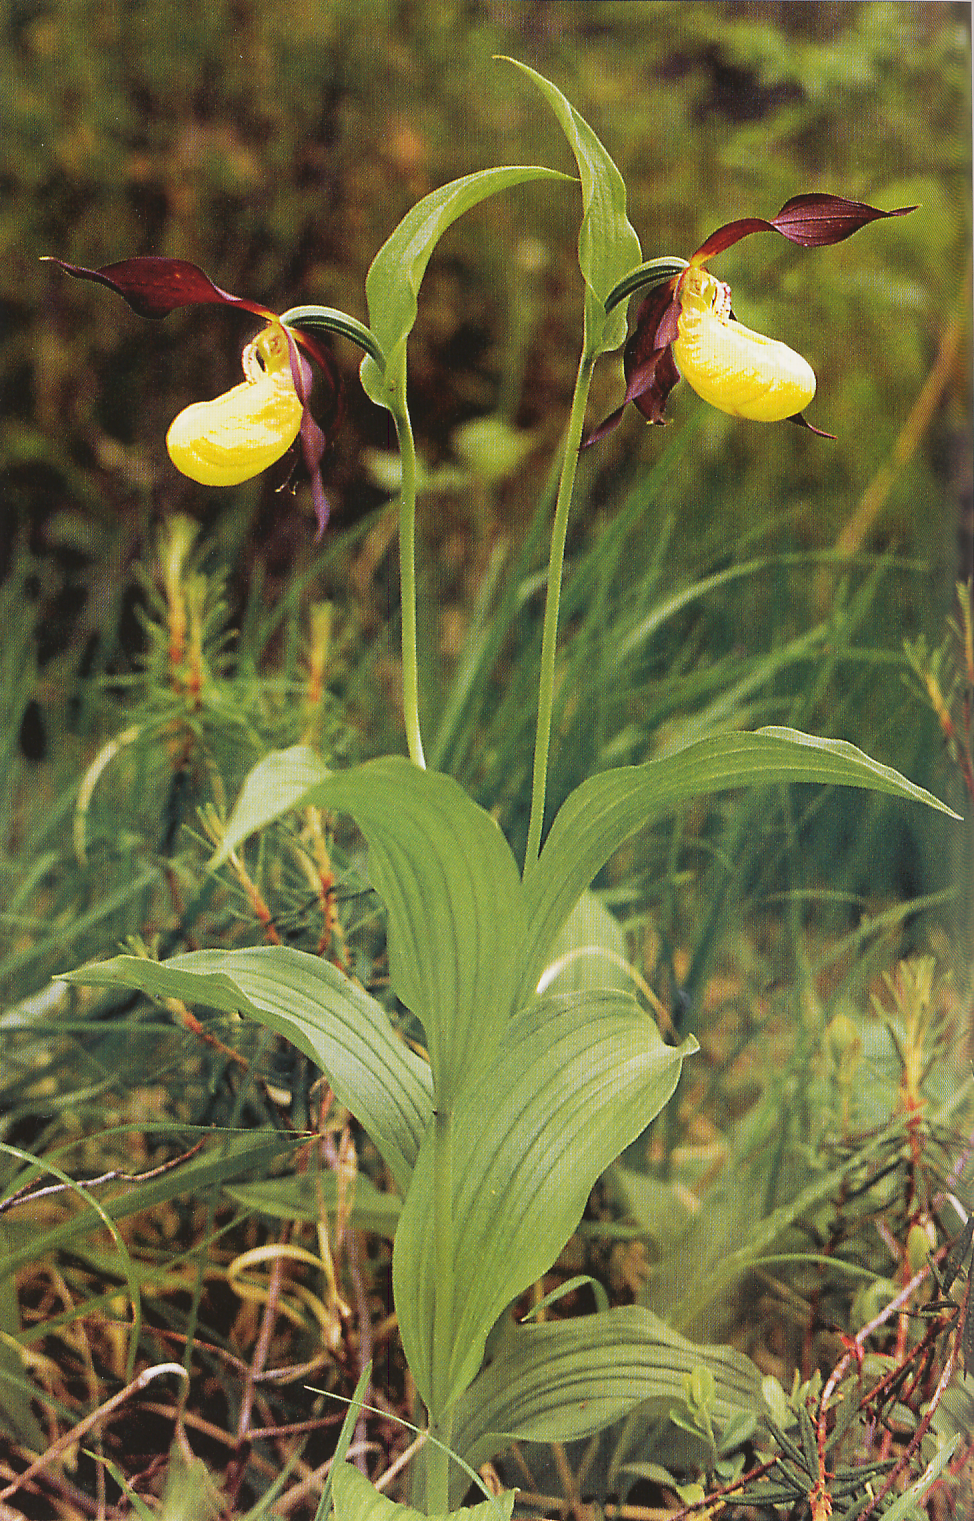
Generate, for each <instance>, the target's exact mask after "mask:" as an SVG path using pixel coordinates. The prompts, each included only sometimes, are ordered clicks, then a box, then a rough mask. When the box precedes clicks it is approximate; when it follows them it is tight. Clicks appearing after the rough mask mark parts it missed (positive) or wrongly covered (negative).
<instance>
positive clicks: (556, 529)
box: [524, 347, 598, 871]
mask: <svg viewBox="0 0 974 1521" xmlns="http://www.w3.org/2000/svg"><path fill="white" fill-rule="evenodd" d="M597 357H598V356H597V355H596V354H590V353H589V351H588V348H587V347H585V348H583V350H582V357H581V359H580V360H579V362H578V377H577V379H576V381H575V395H574V397H573V398H572V409H571V413H570V414H569V418H568V427H567V429H566V432H565V453H564V456H563V458H562V462H561V476H560V477H559V481H558V497H557V500H556V502H555V519H554V522H553V524H552V526H551V553H550V555H549V557H548V590H547V595H546V597H545V609H544V630H543V632H542V635H541V673H540V678H539V681H538V726H537V730H536V734H535V741H534V773H533V776H532V782H531V818H530V821H529V823H528V843H527V849H526V850H525V853H524V869H525V871H528V870H530V868H531V867H532V866H533V864H534V862H535V861H536V860H537V859H538V855H539V853H540V850H541V830H542V828H543V826H544V808H545V793H546V790H547V785H548V750H549V747H550V745H551V716H552V713H553V711H554V703H555V656H556V654H557V648H558V610H559V608H560V606H561V576H562V567H563V565H564V562H565V538H566V536H567V533H568V514H569V511H570V510H571V505H572V492H573V491H574V489H575V469H576V466H577V465H578V450H579V445H580V444H581V441H582V427H583V424H584V422H585V407H586V404H587V402H588V391H589V386H590V385H591V382H592V371H593V369H594V368H595V360H596V358H597Z"/></svg>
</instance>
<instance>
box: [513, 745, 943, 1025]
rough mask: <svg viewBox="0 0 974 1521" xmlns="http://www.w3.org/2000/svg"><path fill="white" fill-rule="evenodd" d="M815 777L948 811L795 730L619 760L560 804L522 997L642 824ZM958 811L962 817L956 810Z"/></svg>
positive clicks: (532, 875) (530, 882)
mask: <svg viewBox="0 0 974 1521" xmlns="http://www.w3.org/2000/svg"><path fill="white" fill-rule="evenodd" d="M781 782H819V783H825V784H827V785H830V786H833V787H865V788H867V789H868V790H870V791H873V792H886V793H889V794H890V795H892V796H893V797H900V798H903V799H904V800H909V801H911V802H919V803H925V804H926V805H927V806H928V807H930V808H936V809H938V810H939V811H940V812H941V813H951V811H952V810H951V809H949V808H947V807H946V805H945V804H943V803H941V802H940V800H939V799H938V798H936V797H934V796H933V794H932V793H930V792H927V791H926V789H925V788H923V787H917V786H916V785H915V784H914V783H913V782H910V781H907V779H906V777H905V776H901V775H900V773H899V772H898V771H894V770H893V769H892V767H891V766H884V765H882V764H880V762H879V761H875V760H872V759H871V757H870V756H868V755H865V754H864V753H863V751H862V750H858V749H856V747H855V745H850V744H848V743H846V742H845V741H844V740H837V739H817V738H815V737H814V736H812V735H809V734H802V733H799V731H798V730H796V729H783V728H767V729H759V730H757V732H756V733H753V734H741V733H733V734H723V735H718V736H717V737H716V738H713V737H710V738H707V739H703V740H699V741H697V742H696V743H695V744H691V745H687V747H686V748H685V749H683V750H679V751H677V752H676V753H675V754H672V755H667V756H663V757H661V758H660V759H658V760H652V761H647V762H646V764H645V765H642V766H621V767H618V768H616V769H614V770H611V771H603V772H600V773H599V774H598V775H597V776H592V777H589V778H588V779H587V780H586V781H584V782H582V784H581V786H579V787H576V789H575V791H574V792H573V793H572V794H571V796H570V797H569V798H567V799H566V801H565V803H564V804H563V805H562V807H561V808H560V809H559V811H558V814H557V816H556V818H555V820H554V823H553V824H552V826H551V829H550V831H549V834H548V838H547V839H546V841H545V844H544V849H543V850H542V852H541V856H540V858H539V860H538V861H537V863H536V864H535V865H534V866H532V867H531V868H530V869H529V871H528V874H527V876H526V878H525V884H524V886H525V897H526V900H527V914H528V930H527V948H526V953H527V963H526V968H525V981H524V985H523V995H524V996H525V997H526V996H527V995H528V993H529V992H530V989H531V988H533V986H534V984H535V983H536V981H537V979H538V977H539V976H540V973H541V971H542V969H543V967H544V964H545V960H546V958H547V955H548V952H549V949H550V947H551V945H552V943H553V941H554V937H555V935H557V933H558V931H559V929H560V928H561V926H562V924H564V922H565V919H566V918H567V916H568V914H569V912H570V911H571V908H572V906H573V905H574V904H575V902H576V901H577V900H578V897H579V895H580V894H581V893H582V892H583V891H584V890H585V888H586V887H588V886H589V885H590V883H591V882H592V881H593V880H594V878H595V877H596V876H597V874H598V872H599V871H600V870H601V869H602V867H603V866H604V865H605V863H606V861H608V859H609V857H610V856H611V855H612V853H613V852H614V851H615V850H617V849H618V847H619V846H620V845H621V844H622V843H623V841H624V840H626V839H628V837H629V835H631V834H632V833H633V832H634V831H635V830H636V829H638V828H639V827H640V825H641V824H643V823H645V822H646V821H647V820H649V819H652V818H655V817H658V816H659V815H660V814H661V813H664V812H666V811H668V810H669V809H672V808H674V807H677V806H678V805H679V804H681V803H684V802H687V801H688V800H689V799H690V798H694V797H699V796H700V795H701V794H703V793H707V792H716V791H719V790H721V789H725V788H728V787H753V786H769V785H771V784H772V783H781ZM954 817H956V815H954Z"/></svg>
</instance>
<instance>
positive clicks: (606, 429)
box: [581, 280, 680, 449]
mask: <svg viewBox="0 0 974 1521" xmlns="http://www.w3.org/2000/svg"><path fill="white" fill-rule="evenodd" d="M676 284H677V282H676V280H670V281H669V282H668V283H667V284H666V285H661V286H659V287H658V289H656V290H652V291H650V292H649V295H648V296H646V297H645V299H644V300H643V302H642V303H641V305H640V307H639V311H638V312H637V314H636V325H635V327H634V328H633V331H632V333H631V334H630V336H629V341H628V343H627V344H626V347H625V350H624V352H623V359H622V365H623V369H624V371H625V375H626V394H625V396H624V397H623V401H622V405H621V406H620V407H617V408H616V410H615V411H614V412H613V413H611V414H610V416H608V417H607V418H606V419H605V421H604V422H602V423H600V424H599V425H598V427H597V428H593V430H592V432H591V433H587V434H586V435H585V437H584V438H583V439H582V444H581V447H582V448H583V449H589V448H591V446H592V444H597V443H598V442H599V440H600V439H603V438H605V437H606V435H607V434H609V433H612V432H613V430H614V429H616V428H617V427H618V426H619V424H620V422H621V421H622V417H623V413H624V412H625V410H626V407H627V406H628V405H629V403H630V402H634V403H635V405H636V408H637V410H638V411H640V412H641V413H642V415H643V416H644V417H645V418H646V420H647V422H651V423H662V422H663V421H665V419H664V417H663V412H664V410H665V407H666V400H667V397H668V396H669V394H670V392H671V391H672V389H673V387H674V386H675V385H676V383H677V381H678V380H679V378H680V372H679V370H678V369H677V367H676V365H675V364H674V362H673V355H672V354H671V352H670V344H671V343H672V342H673V341H674V339H675V338H676V336H677V331H678V329H677V323H678V321H679V316H680V303H679V301H677V300H676V299H675V297H674V294H673V292H674V289H675V287H676Z"/></svg>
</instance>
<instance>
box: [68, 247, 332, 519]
mask: <svg viewBox="0 0 974 1521" xmlns="http://www.w3.org/2000/svg"><path fill="white" fill-rule="evenodd" d="M50 262H52V263H54V264H57V265H59V267H60V268H61V269H63V270H65V271H66V272H67V273H68V274H69V275H74V276H76V277H77V278H78V279H81V280H96V281H97V282H98V283H99V284H101V285H107V286H108V287H109V289H110V290H113V291H116V292H117V293H118V294H119V295H120V296H122V297H123V298H124V300H126V301H127V302H128V304H129V306H131V307H132V309H133V311H135V312H137V313H138V314H139V316H140V317H165V316H167V315H168V314H169V312H172V311H175V310H176V308H177V307H179V306H211V305H219V306H237V307H241V308H242V309H243V310H244V311H247V312H252V313H253V314H254V315H255V316H257V317H262V318H264V319H265V321H266V324H267V325H266V327H264V329H263V330H262V331H261V332H260V333H259V334H258V335H257V337H256V338H255V339H253V341H252V342H251V343H248V344H247V347H246V348H245V349H244V351H243V355H242V364H243V370H244V375H245V376H246V379H245V380H243V381H242V382H241V383H240V384H239V385H237V386H234V387H233V389H232V390H231V391H227V392H226V393H225V394H224V395H223V396H217V397H215V398H214V399H213V400H212V401H198V402H195V403H194V404H193V405H192V406H189V407H186V408H185V410H184V411H182V412H180V414H179V416H178V417H177V418H176V419H175V421H174V422H173V424H172V426H171V427H170V429H169V432H168V433H167V435H166V447H167V449H168V450H169V457H170V459H171V460H172V462H173V464H174V465H175V466H176V469H177V470H180V471H181V472H182V474H183V475H187V476H189V478H190V479H191V480H194V481H198V482H199V483H200V484H201V485H203V486H236V485H239V483H240V482H241V481H248V480H251V479H252V477H253V476H255V475H259V474H260V473H261V471H263V470H266V469H267V467H268V466H269V465H272V464H274V462H275V461H276V460H279V459H280V458H281V457H282V455H284V454H285V453H286V452H287V450H288V449H289V448H290V447H291V445H292V444H293V443H294V441H295V439H296V438H298V437H299V436H300V439H301V451H302V455H303V457H304V463H305V467H306V469H307V471H308V475H309V477H310V480H311V490H312V496H313V499H314V506H315V515H316V517H317V519H318V533H319V535H320V534H321V532H322V530H323V529H324V526H325V524H326V523H327V521H328V510H329V509H328V502H327V499H326V497H325V493H324V487H323V486H322V482H321V470H320V464H321V457H322V455H323V454H324V452H325V449H326V448H327V447H328V445H329V444H330V443H332V442H333V440H334V437H335V434H336V433H337V431H338V428H339V427H340V425H341V420H342V415H343V411H344V406H343V401H342V387H341V379H340V376H339V374H338V371H337V369H336V368H335V363H334V360H333V359H332V356H331V354H330V353H329V351H328V349H327V348H325V347H323V345H322V344H321V343H319V342H318V340H317V339H316V338H315V337H313V336H312V334H311V333H309V332H307V331H304V330H302V327H301V326H300V319H301V318H302V317H303V316H304V315H306V314H307V313H310V312H314V311H316V310H317V309H315V308H296V309H295V311H294V312H293V313H289V312H285V313H284V315H283V316H278V314H277V313H276V312H272V311H270V310H269V309H268V308H267V307H266V306H262V305H261V304H260V303H259V302H256V301H247V300H245V299H243V298H242V297H240V296H232V295H231V294H230V292H229V291H225V290H221V289H220V287H219V286H218V285H214V283H213V281H212V280H211V279H210V278H209V276H208V275H205V274H204V273H203V271H202V270H201V269H199V268H197V266H196V265H195V264H190V263H189V262H188V261H187V260H185V259H163V258H154V257H149V258H137V259H123V260H121V262H120V263H118V264H105V265H103V266H102V267H101V268H100V269H84V268H82V267H81V266H80V265H77V264H67V263H65V261H64V260H63V259H56V258H52V259H51V261H50ZM289 319H293V320H289ZM299 346H300V348H299ZM301 349H303V350H304V352H305V353H306V354H309V355H310V356H311V358H312V359H314V360H316V362H317V363H318V365H319V366H320V368H321V370H322V373H323V374H324V377H325V380H326V382H327V385H328V396H327V399H326V401H325V409H326V415H327V424H326V431H322V429H321V428H320V427H319V426H318V424H317V423H316V422H315V420H314V418H313V417H312V415H311V412H310V409H309V400H310V396H311V384H312V373H311V366H310V365H309V363H308V361H307V359H306V358H305V357H304V354H302V353H301V351H300V350H301Z"/></svg>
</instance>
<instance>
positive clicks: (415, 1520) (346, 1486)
mask: <svg viewBox="0 0 974 1521" xmlns="http://www.w3.org/2000/svg"><path fill="white" fill-rule="evenodd" d="M461 1478H462V1485H463V1488H464V1489H466V1488H467V1485H468V1483H469V1480H468V1479H467V1477H466V1475H465V1474H463V1473H462V1471H461ZM515 1495H516V1491H515V1490H513V1489H507V1490H505V1491H504V1492H503V1493H502V1494H499V1495H495V1496H494V1497H493V1499H491V1500H484V1501H483V1502H482V1504H480V1505H473V1506H471V1507H470V1508H469V1509H468V1510H454V1511H449V1512H446V1513H444V1514H443V1515H442V1516H436V1517H428V1516H427V1515H426V1514H425V1512H424V1511H420V1510H413V1509H412V1507H411V1506H409V1505H397V1504H396V1502H395V1501H394V1500H390V1499H389V1497H388V1495H383V1494H380V1492H379V1491H378V1490H377V1489H376V1488H375V1487H374V1486H373V1485H372V1484H370V1483H369V1481H368V1479H367V1478H366V1477H365V1475H364V1474H362V1473H359V1471H358V1469H357V1468H353V1467H352V1465H351V1464H350V1463H339V1464H338V1465H337V1467H336V1468H335V1471H334V1473H333V1474H332V1499H333V1500H334V1505H335V1511H334V1514H335V1521H511V1512H512V1511H513V1509H514V1499H515Z"/></svg>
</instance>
